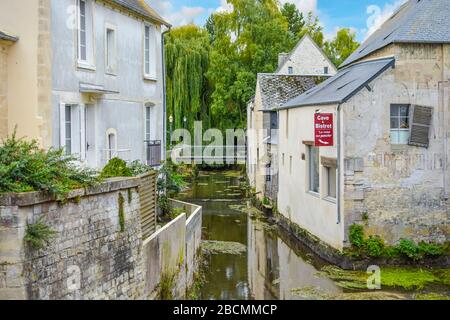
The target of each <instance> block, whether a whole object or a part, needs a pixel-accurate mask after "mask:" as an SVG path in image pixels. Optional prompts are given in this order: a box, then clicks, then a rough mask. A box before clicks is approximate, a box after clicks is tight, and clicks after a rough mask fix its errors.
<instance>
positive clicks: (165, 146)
mask: <svg viewBox="0 0 450 320" xmlns="http://www.w3.org/2000/svg"><path fill="white" fill-rule="evenodd" d="M170 30H171V28H170V27H168V29H167V30H166V31H164V32H163V33H162V34H161V57H162V59H161V60H162V77H163V79H162V82H163V149H164V151H163V157H162V159H163V160H164V161H165V160H166V158H167V98H166V58H165V50H164V47H165V41H164V36H165V35H166V33H168V32H170Z"/></svg>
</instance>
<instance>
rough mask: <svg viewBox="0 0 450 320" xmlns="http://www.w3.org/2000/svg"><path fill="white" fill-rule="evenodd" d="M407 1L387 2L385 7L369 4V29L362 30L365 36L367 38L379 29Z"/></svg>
mask: <svg viewBox="0 0 450 320" xmlns="http://www.w3.org/2000/svg"><path fill="white" fill-rule="evenodd" d="M405 2H406V0H396V1H394V2H393V3H386V4H385V5H384V7H383V9H382V8H380V7H379V6H376V5H370V6H368V7H367V9H366V13H367V14H368V15H370V16H369V17H368V18H367V23H366V24H367V29H363V30H361V31H362V32H364V33H365V38H366V39H367V38H368V37H369V36H370V35H371V34H372V33H374V32H375V31H377V30H378V29H379V28H380V27H381V25H382V24H383V23H385V22H386V20H387V19H389V18H390V17H391V16H392V14H393V13H394V12H395V11H396V10H397V9H398V8H399V7H400V6H401V5H402V4H404V3H405Z"/></svg>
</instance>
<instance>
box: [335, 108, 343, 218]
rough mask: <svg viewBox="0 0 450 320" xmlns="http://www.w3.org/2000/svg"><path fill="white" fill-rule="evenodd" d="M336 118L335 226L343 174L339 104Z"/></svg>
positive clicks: (339, 207) (339, 209)
mask: <svg viewBox="0 0 450 320" xmlns="http://www.w3.org/2000/svg"><path fill="white" fill-rule="evenodd" d="M336 117H337V127H336V129H337V139H336V140H337V143H336V148H337V161H336V162H337V170H338V175H337V195H336V196H337V205H336V208H337V213H336V220H337V222H336V223H337V224H340V223H341V194H342V190H341V181H342V179H341V172H343V171H342V170H341V104H338V106H337V107H336Z"/></svg>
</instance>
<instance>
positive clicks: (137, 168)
mask: <svg viewBox="0 0 450 320" xmlns="http://www.w3.org/2000/svg"><path fill="white" fill-rule="evenodd" d="M151 170H152V168H151V167H149V166H147V165H145V164H142V163H141V162H140V161H133V162H131V163H130V164H127V163H126V161H125V160H122V159H120V158H112V159H111V160H109V161H108V163H107V164H106V166H105V167H104V168H103V170H102V172H101V174H100V177H101V178H103V179H106V178H115V177H134V176H138V175H140V174H144V173H146V172H148V171H151Z"/></svg>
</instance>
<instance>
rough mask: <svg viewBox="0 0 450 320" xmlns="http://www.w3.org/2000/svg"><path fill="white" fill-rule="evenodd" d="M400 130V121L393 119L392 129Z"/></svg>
mask: <svg viewBox="0 0 450 320" xmlns="http://www.w3.org/2000/svg"><path fill="white" fill-rule="evenodd" d="M398 128H399V119H398V118H391V129H398Z"/></svg>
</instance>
